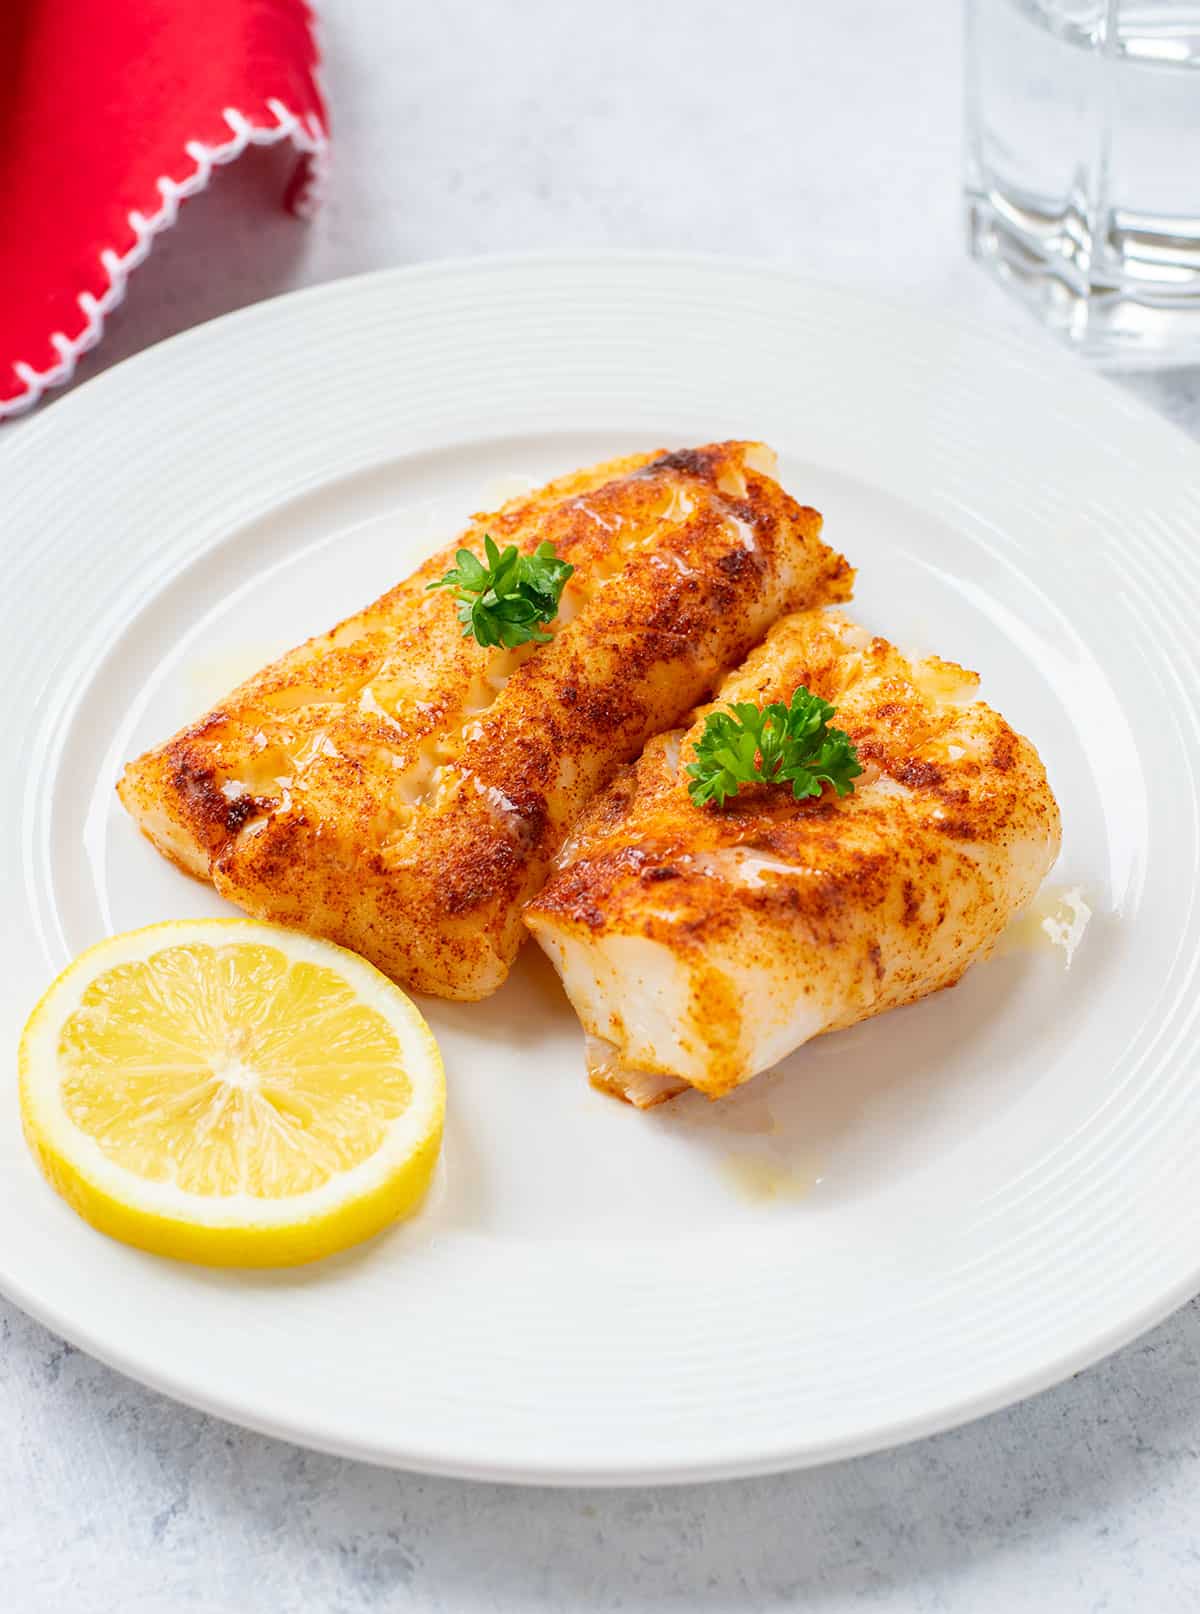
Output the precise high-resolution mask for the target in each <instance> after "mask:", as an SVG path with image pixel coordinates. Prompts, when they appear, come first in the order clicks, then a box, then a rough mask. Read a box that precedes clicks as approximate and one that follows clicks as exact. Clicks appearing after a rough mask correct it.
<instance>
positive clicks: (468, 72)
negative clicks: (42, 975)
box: [0, 0, 1200, 1614]
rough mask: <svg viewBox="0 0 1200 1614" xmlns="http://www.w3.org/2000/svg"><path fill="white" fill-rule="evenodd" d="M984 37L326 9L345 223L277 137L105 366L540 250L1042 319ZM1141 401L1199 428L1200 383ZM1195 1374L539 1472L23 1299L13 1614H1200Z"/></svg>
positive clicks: (386, 0) (1, 1494)
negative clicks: (431, 1444) (247, 308)
mask: <svg viewBox="0 0 1200 1614" xmlns="http://www.w3.org/2000/svg"><path fill="white" fill-rule="evenodd" d="M959 23H960V7H959V4H958V3H957V0H924V3H923V4H919V5H897V4H895V3H894V0H826V3H825V4H824V5H822V6H817V5H815V4H814V3H812V0H757V3H755V4H751V5H748V6H736V5H733V4H729V3H726V4H715V3H711V0H590V3H586V4H584V3H580V0H508V3H507V4H504V3H498V0H490V3H489V0H438V3H435V4H433V5H426V6H421V5H418V4H407V3H403V0H339V3H338V4H337V5H329V6H328V7H327V11H326V21H325V27H324V40H325V49H326V58H327V84H328V89H329V94H330V98H331V103H332V109H333V119H334V128H335V142H336V167H335V172H334V175H333V178H332V183H331V187H330V191H329V194H328V200H327V204H326V207H325V211H324V213H323V214H322V215H321V217H320V218H319V219H318V220H317V221H316V222H315V223H314V224H313V225H311V226H304V225H301V224H298V223H296V222H295V221H293V220H291V219H288V218H286V217H285V216H283V215H282V214H279V213H277V212H275V211H274V203H275V202H276V200H277V198H278V194H279V189H280V183H281V166H282V165H281V158H280V155H279V154H277V153H261V152H258V153H252V154H251V155H250V156H248V157H247V158H246V159H244V160H243V162H242V163H240V164H239V165H238V166H237V168H235V169H232V170H230V171H228V172H226V173H224V174H222V175H221V176H220V179H219V181H218V183H217V185H216V187H215V188H214V190H213V191H212V192H211V193H210V194H209V195H208V196H206V197H203V198H201V199H199V200H198V201H196V202H193V203H191V204H189V206H188V207H187V209H185V213H184V216H183V218H182V220H181V222H180V224H179V226H178V227H177V229H176V230H175V231H174V232H173V233H172V234H170V235H168V236H166V237H164V238H163V240H162V241H161V242H160V243H159V245H158V247H157V248H156V250H155V253H154V256H153V257H152V259H151V260H150V262H149V264H148V265H147V266H146V267H145V268H144V269H143V270H141V271H140V272H139V273H138V275H137V276H136V277H135V279H134V281H133V284H132V287H131V291H130V295H129V298H128V300H127V302H126V305H125V307H124V308H123V309H122V310H121V311H120V312H119V314H117V315H116V316H115V317H114V319H113V320H112V322H111V325H110V329H109V334H108V336H107V338H106V341H105V343H104V344H103V346H102V347H101V349H100V350H99V352H98V353H97V354H95V355H93V356H92V358H91V359H89V360H88V361H86V363H85V364H84V366H83V367H82V370H81V376H82V377H84V378H86V376H88V375H92V374H95V373H96V372H97V371H99V370H100V369H102V368H104V367H105V366H106V365H108V364H111V363H115V362H116V361H117V360H118V359H120V358H122V357H124V356H126V355H127V354H129V353H132V352H135V351H136V350H137V349H139V348H141V347H144V346H146V345H147V344H148V343H150V342H153V341H157V340H159V339H160V338H162V337H165V336H169V335H171V334H172V333H173V332H175V331H178V330H182V329H184V328H185V327H187V326H189V325H192V324H195V323H196V322H197V321H199V320H202V319H207V318H210V317H211V316H213V315H215V314H219V313H223V312H225V311H226V310H228V309H231V308H235V307H238V306H240V305H241V304H243V303H247V302H252V301H254V300H256V299H258V298H261V297H265V296H269V295H271V294H273V293H275V292H279V291H283V290H286V289H288V288H289V287H293V286H301V285H307V284H310V283H311V282H314V281H319V280H324V279H327V278H329V277H331V276H335V275H342V274H348V273H353V272H356V271H359V270H363V269H370V268H374V267H377V266H381V265H388V264H396V263H405V262H411V261H413V260H415V259H420V258H431V257H438V256H443V255H448V254H464V253H478V252H488V251H508V250H512V249H515V248H523V247H538V246H592V245H597V246H598V245H619V246H644V247H679V248H687V249H703V250H709V251H729V252H735V253H738V254H742V255H756V256H761V257H766V258H775V259H778V260H781V261H784V262H787V263H790V264H793V265H795V266H796V267H798V268H802V269H804V270H806V271H808V272H810V273H812V274H813V275H816V276H819V277H822V278H826V279H835V280H838V281H842V282H845V283H849V284H853V285H860V286H863V287H865V288H875V289H878V290H880V291H885V292H887V293H890V294H900V295H902V296H907V297H909V298H911V299H913V300H916V301H919V302H923V303H926V304H931V305H935V306H938V307H943V308H951V309H955V310H958V311H961V312H964V313H967V314H971V315H973V316H974V317H976V318H979V319H982V320H986V321H990V322H992V323H994V324H995V323H1004V322H1007V323H1008V324H1010V325H1011V326H1013V328H1024V320H1023V316H1021V315H1020V314H1019V313H1018V312H1017V311H1016V310H1014V309H1013V308H1011V307H1010V306H1009V304H1008V303H1007V301H1006V300H1005V299H1004V298H1003V297H1002V296H1001V295H1000V293H999V292H997V291H996V290H995V289H994V288H993V287H992V286H991V285H990V284H989V283H988V282H987V281H985V280H984V278H983V276H982V275H981V274H980V273H979V271H978V270H976V269H975V268H974V267H973V266H972V265H970V264H968V263H967V261H966V260H965V258H964V256H963V252H962V248H961V233H962V232H961V224H960V210H959V202H958V169H959V98H960V85H961V74H960V65H959V51H960V35H959ZM403 384H404V378H403V376H398V377H397V385H398V386H402V385H403ZM1123 384H1125V385H1130V386H1132V387H1134V388H1135V390H1136V391H1138V392H1139V393H1140V394H1141V395H1142V396H1143V397H1145V398H1146V399H1147V400H1148V401H1150V402H1151V403H1152V404H1154V405H1155V406H1156V407H1158V408H1160V409H1162V410H1163V411H1164V413H1166V414H1167V415H1169V416H1170V417H1172V418H1173V419H1175V420H1176V421H1177V422H1178V423H1179V424H1180V425H1182V426H1183V427H1184V428H1185V429H1187V430H1190V431H1191V432H1193V433H1194V434H1196V435H1200V372H1198V371H1196V370H1192V371H1182V372H1178V373H1176V374H1175V375H1173V376H1166V377H1163V376H1159V377H1142V378H1138V379H1136V380H1133V381H1128V382H1125V383H1123ZM44 407H49V408H53V407H54V404H53V402H51V403H49V404H48V405H45V406H44ZM20 429H21V428H20V426H19V425H18V426H16V427H11V428H9V430H10V431H15V432H18V433H19V431H20ZM1198 1368H1200V1307H1198V1306H1197V1305H1196V1304H1193V1305H1192V1306H1189V1307H1187V1308H1186V1309H1185V1310H1184V1311H1182V1312H1180V1313H1179V1314H1178V1315H1176V1316H1175V1317H1174V1318H1172V1319H1171V1320H1170V1321H1169V1322H1167V1323H1165V1324H1164V1325H1163V1326H1162V1327H1160V1328H1158V1329H1157V1330H1155V1332H1154V1333H1153V1334H1151V1335H1149V1336H1148V1337H1147V1338H1146V1339H1144V1340H1142V1341H1141V1342H1139V1343H1138V1344H1136V1345H1133V1346H1131V1347H1129V1348H1128V1349H1127V1350H1125V1351H1123V1352H1122V1353H1121V1354H1120V1355H1118V1356H1116V1357H1114V1358H1113V1359H1112V1360H1110V1361H1109V1362H1107V1363H1104V1364H1103V1365H1102V1366H1100V1367H1097V1368H1094V1369H1092V1370H1091V1371H1090V1372H1088V1373H1085V1374H1082V1375H1081V1376H1080V1377H1078V1378H1076V1379H1074V1380H1072V1381H1071V1382H1070V1383H1068V1384H1065V1385H1063V1386H1062V1387H1061V1388H1059V1389H1058V1390H1055V1391H1053V1392H1051V1393H1049V1394H1047V1395H1043V1396H1041V1397H1040V1398H1038V1399H1037V1400H1035V1401H1033V1402H1030V1403H1027V1404H1026V1405H1024V1406H1022V1407H1018V1408H1015V1409H1014V1410H1012V1411H1010V1412H1007V1413H1002V1414H999V1415H997V1416H995V1417H992V1418H989V1419H986V1420H985V1421H983V1422H982V1423H978V1424H975V1425H974V1426H972V1427H970V1428H967V1429H963V1430H960V1431H957V1432H955V1433H952V1434H948V1435H944V1436H941V1437H939V1438H937V1439H933V1440H927V1441H924V1442H922V1443H921V1444H919V1445H916V1446H913V1447H909V1448H907V1449H905V1450H901V1451H898V1452H893V1453H885V1454H882V1455H880V1456H876V1457H871V1458H866V1459H862V1460H859V1461H857V1462H852V1463H843V1464H839V1465H837V1466H835V1467H832V1468H828V1469H824V1470H821V1471H818V1472H812V1473H802V1474H796V1475H790V1476H785V1477H781V1478H777V1479H769V1480H755V1481H748V1482H744V1483H737V1484H723V1485H719V1486H712V1487H696V1488H688V1489H681V1490H640V1491H626V1492H549V1491H520V1490H515V1489H505V1488H503V1487H494V1486H480V1485H467V1484H459V1483H455V1482H451V1481H443V1480H427V1479H421V1478H414V1477H410V1476H406V1475H403V1474H393V1473H387V1472H383V1471H379V1470H373V1469H370V1468H366V1467H361V1466H357V1465H354V1464H350V1463H345V1462H340V1461H336V1460H334V1459H331V1458H326V1457H321V1456H317V1455H314V1454H312V1453H307V1452H303V1451H299V1450H296V1449H294V1448H292V1447H289V1446H285V1445H281V1444H279V1443H277V1442H274V1441H270V1440H266V1439H263V1438H261V1437H259V1436H257V1435H250V1434H245V1433H242V1432H241V1431H239V1430H236V1429H233V1428H230V1427H229V1426H227V1425H225V1424H221V1423H217V1422H215V1421H214V1420H212V1419H210V1418H206V1417H202V1416H200V1415H198V1414H196V1413H193V1412H190V1411H188V1410H186V1409H183V1408H180V1407H177V1406H175V1405H173V1404H171V1403H170V1402H167V1401H164V1400H163V1399H162V1398H161V1397H159V1396H156V1395H152V1394H150V1393H149V1392H147V1391H144V1390H142V1389H140V1388H139V1387H138V1386H136V1385H134V1384H131V1383H129V1382H128V1381H127V1380H125V1379H123V1378H121V1377H120V1376H119V1375H117V1374H115V1373H112V1372H110V1371H109V1370H108V1369H106V1368H104V1367H101V1366H100V1365H99V1364H98V1363H96V1362H94V1361H92V1360H90V1359H89V1358H88V1357H86V1356H84V1355H82V1354H81V1353H79V1352H77V1351H75V1350H73V1349H71V1348H70V1347H69V1346H66V1345H64V1344H62V1343H61V1342H60V1341H58V1340H56V1339H55V1338H53V1337H52V1336H51V1335H50V1334H48V1333H47V1332H46V1331H45V1330H44V1329H42V1328H40V1327H38V1326H37V1325H36V1324H34V1323H32V1322H30V1321H28V1320H27V1319H25V1318H24V1317H23V1316H22V1315H21V1314H20V1313H19V1312H17V1311H16V1310H15V1309H14V1308H13V1307H11V1306H7V1305H5V1304H4V1303H3V1302H0V1432H2V1440H3V1444H2V1448H0V1449H2V1451H3V1458H2V1460H0V1606H3V1608H4V1609H6V1610H7V1609H12V1610H13V1611H14V1614H15V1611H18V1610H19V1611H20V1614H76V1611H78V1614H107V1611H109V1610H114V1611H115V1610H121V1611H122V1614H158V1611H160V1610H162V1611H174V1610H179V1611H186V1614H192V1611H205V1614H235V1611H236V1614H242V1611H244V1610H250V1609H254V1610H257V1609H260V1608H261V1609H269V1610H271V1611H272V1614H290V1611H292V1610H306V1611H307V1610H314V1611H322V1614H324V1611H328V1614H342V1611H345V1614H366V1611H368V1610H378V1609H388V1610H390V1609H396V1610H422V1611H423V1610H447V1611H451V1614H477V1611H478V1614H482V1611H484V1610H487V1611H491V1610H505V1611H508V1610H518V1611H520V1610H535V1609H536V1610H551V1609H552V1610H563V1611H569V1614H573V1611H576V1610H579V1611H590V1610H615V1609H621V1610H635V1611H640V1610H647V1611H650V1610H660V1609H661V1610H666V1609H677V1610H687V1611H697V1614H715V1611H725V1610H729V1611H733V1610H738V1611H742V1610H746V1611H751V1610H774V1609H785V1608H805V1609H815V1610H821V1611H827V1614H833V1611H839V1614H840V1611H843V1610H849V1609H851V1608H856V1609H857V1608H859V1607H867V1608H873V1609H887V1610H896V1611H901V1610H903V1611H932V1610H944V1609H947V1610H959V1609H964V1610H970V1611H972V1614H993V1611H994V1614H1018V1611H1022V1610H1026V1609H1039V1610H1040V1609H1052V1610H1054V1611H1055V1614H1083V1611H1085V1610H1086V1611H1100V1610H1114V1611H1120V1610H1125V1609H1138V1610H1147V1611H1150V1614H1175V1611H1179V1610H1191V1609H1200V1463H1198V1460H1197V1458H1198V1447H1200V1381H1198V1377H1197V1369H1198Z"/></svg>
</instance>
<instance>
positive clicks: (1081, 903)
mask: <svg viewBox="0 0 1200 1614" xmlns="http://www.w3.org/2000/svg"><path fill="white" fill-rule="evenodd" d="M1091 917H1092V907H1091V904H1090V903H1089V902H1088V900H1087V898H1086V897H1085V896H1084V894H1083V888H1082V886H1077V885H1072V886H1044V887H1043V888H1042V890H1041V891H1040V892H1039V893H1038V895H1037V896H1036V897H1035V898H1034V900H1033V902H1032V904H1031V905H1030V906H1029V907H1028V908H1027V909H1026V910H1025V912H1024V913H1023V914H1021V915H1020V916H1019V918H1017V919H1014V920H1013V922H1012V924H1011V925H1009V927H1008V929H1007V930H1006V931H1005V932H1004V935H1003V936H1002V937H1001V938H1000V945H999V947H998V948H997V950H996V956H997V957H998V958H1008V957H1010V956H1011V955H1012V954H1013V953H1054V954H1055V955H1056V956H1057V957H1058V959H1059V961H1060V963H1061V964H1062V967H1063V969H1070V967H1071V960H1072V959H1073V958H1074V956H1075V953H1076V951H1077V950H1078V948H1079V944H1080V942H1082V940H1083V937H1084V932H1085V931H1086V930H1087V927H1088V923H1089V921H1090V920H1091Z"/></svg>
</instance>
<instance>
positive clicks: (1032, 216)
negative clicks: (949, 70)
mask: <svg viewBox="0 0 1200 1614" xmlns="http://www.w3.org/2000/svg"><path fill="white" fill-rule="evenodd" d="M967 14H968V29H967V79H966V83H967V212H968V223H969V230H970V241H971V249H972V251H973V252H974V254H975V255H976V257H978V258H979V259H980V260H981V261H983V262H984V263H985V264H987V265H988V266H989V267H990V268H991V269H992V271H993V272H994V273H995V274H996V275H997V276H998V277H999V278H1000V279H1001V280H1002V281H1003V282H1004V283H1005V284H1006V285H1008V286H1009V287H1011V288H1012V289H1013V290H1015V291H1017V292H1018V293H1019V294H1020V295H1021V296H1022V297H1024V299H1025V300H1026V301H1027V302H1029V303H1030V304H1032V305H1033V307H1034V308H1035V309H1036V310H1037V312H1038V313H1039V314H1040V316H1041V317H1042V318H1043V319H1044V320H1045V321H1046V323H1047V324H1049V325H1050V326H1052V327H1053V328H1054V329H1056V330H1058V331H1059V332H1061V333H1062V334H1063V335H1064V336H1065V337H1066V338H1067V339H1068V340H1069V341H1071V342H1072V343H1073V344H1074V345H1076V346H1077V347H1079V348H1080V349H1081V350H1083V351H1084V352H1087V353H1089V354H1091V355H1093V356H1095V357H1097V358H1098V359H1100V360H1102V361H1105V362H1108V363H1113V364H1122V363H1126V364H1146V363H1150V364H1153V363H1170V362H1179V363H1184V362H1195V361H1196V360H1197V359H1200V0H1157V3H1146V0H967Z"/></svg>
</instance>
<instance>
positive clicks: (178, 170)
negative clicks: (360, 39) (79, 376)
mask: <svg viewBox="0 0 1200 1614" xmlns="http://www.w3.org/2000/svg"><path fill="white" fill-rule="evenodd" d="M317 66H318V57H317V49H316V44H315V41H314V38H313V30H312V15H311V12H310V10H309V7H308V5H307V3H306V0H117V3H115V4H114V0H0V417H3V416H5V415H10V414H16V413H18V412H19V411H20V410H22V409H27V408H28V407H29V406H30V405H31V404H34V403H36V402H37V400H38V398H40V397H41V395H42V393H43V392H44V391H45V389H46V388H47V387H53V386H58V385H59V384H60V383H62V382H63V381H66V380H67V379H68V378H69V377H70V375H71V373H72V371H73V370H74V368H75V361H76V359H77V358H78V356H79V355H80V354H81V353H85V352H86V351H87V350H88V349H89V348H91V347H94V346H95V344H96V343H97V342H98V341H99V340H100V336H101V334H102V332H103V329H104V318H105V315H106V314H107V313H108V312H109V310H110V309H112V308H115V307H116V305H117V304H118V303H119V302H120V301H121V299H122V297H123V296H124V294H125V282H126V279H127V278H128V275H129V272H130V270H131V269H135V268H136V267H137V266H138V264H140V263H141V262H142V260H143V259H144V258H145V257H146V255H147V253H148V252H149V251H150V248H151V246H152V245H153V242H154V237H155V236H156V235H157V234H158V232H159V231H160V230H164V229H166V228H167V227H168V226H169V225H171V224H173V223H174V222H175V218H176V215H177V213H178V211H179V204H180V202H181V201H183V200H184V199H185V198H186V197H188V196H194V195H195V194H196V193H197V192H198V191H202V190H203V189H204V188H205V186H206V185H207V184H208V182H209V179H210V177H211V175H212V171H213V168H214V167H215V166H216V165H217V164H218V163H227V162H232V161H233V159H234V158H235V157H238V156H240V155H241V153H242V152H243V151H244V150H245V149H246V147H247V145H250V144H254V145H271V144H274V143H276V142H278V141H282V140H288V141H290V142H291V143H292V145H293V146H294V147H295V148H296V150H297V152H298V153H299V157H298V161H297V166H296V170H295V172H294V175H293V178H292V181H291V184H290V185H289V187H288V190H287V193H286V195H285V197H284V204H285V206H287V207H288V208H290V209H291V210H292V211H293V212H296V213H304V212H306V211H307V209H308V208H309V207H310V206H311V205H312V203H313V201H314V199H315V190H316V187H317V185H318V183H319V179H320V175H321V170H322V167H323V162H324V158H325V154H326V149H327V134H326V117H325V108H324V103H323V101H322V99H321V93H320V90H319V89H318V87H317V80H316V74H317Z"/></svg>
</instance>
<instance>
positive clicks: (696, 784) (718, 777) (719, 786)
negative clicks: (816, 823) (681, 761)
mask: <svg viewBox="0 0 1200 1614" xmlns="http://www.w3.org/2000/svg"><path fill="white" fill-rule="evenodd" d="M729 710H730V712H732V713H733V716H732V717H731V716H730V715H729V713H728V712H710V713H709V714H708V716H707V717H706V718H705V720H704V731H703V733H702V734H701V735H700V738H699V740H697V742H696V760H695V762H693V763H691V764H690V765H689V767H688V769H687V772H688V773H689V774H691V776H692V781H691V783H690V784H689V785H688V790H689V792H690V793H691V798H692V800H693V801H694V802H695V803H696V806H697V807H703V806H704V805H705V803H706V802H710V801H715V802H716V804H717V806H718V807H724V805H725V800H726V798H727V797H728V796H736V795H737V793H738V791H739V789H740V788H741V787H742V785H752V784H767V785H775V784H790V785H791V787H792V794H793V796H795V798H796V800H797V801H803V799H804V798H805V797H806V796H819V795H820V794H821V790H822V787H823V786H824V785H832V786H833V788H834V789H835V790H836V791H837V793H838V795H839V796H846V795H850V794H852V793H853V791H854V780H855V779H857V777H858V775H859V774H860V773H861V772H862V771H863V770H862V765H861V763H860V762H859V760H858V753H857V752H856V751H855V749H854V743H853V741H852V740H851V738H850V736H849V735H848V734H847V733H846V732H845V730H844V729H831V728H830V727H829V719H830V718H831V717H832V716H833V715H834V713H835V712H836V710H837V708H836V707H835V706H830V704H829V702H828V701H823V700H822V699H821V697H820V696H819V695H810V694H809V692H808V690H807V689H805V688H804V687H803V685H801V687H800V688H799V689H798V690H797V691H796V692H795V694H794V695H793V696H792V704H791V705H790V706H785V705H784V704H783V703H782V701H775V702H773V703H772V704H771V705H770V706H764V707H761V708H760V707H758V706H751V705H749V704H748V703H744V702H739V703H738V704H736V705H734V706H731V707H730V709H729Z"/></svg>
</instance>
